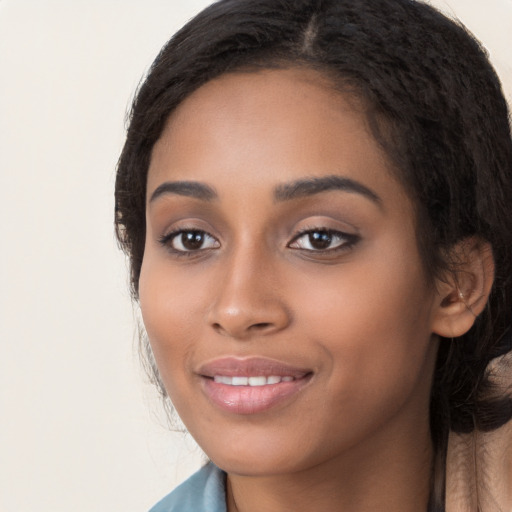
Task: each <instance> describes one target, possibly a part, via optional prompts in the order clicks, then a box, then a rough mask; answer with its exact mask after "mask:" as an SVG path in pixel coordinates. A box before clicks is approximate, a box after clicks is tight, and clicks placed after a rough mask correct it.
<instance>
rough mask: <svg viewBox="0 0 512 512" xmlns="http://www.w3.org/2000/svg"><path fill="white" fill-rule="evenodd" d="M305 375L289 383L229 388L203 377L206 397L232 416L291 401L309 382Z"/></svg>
mask: <svg viewBox="0 0 512 512" xmlns="http://www.w3.org/2000/svg"><path fill="white" fill-rule="evenodd" d="M310 377H311V375H306V376H305V377H302V378H300V379H296V380H293V381H291V382H280V383H278V384H267V385H265V386H230V385H228V384H220V383H218V382H214V380H213V379H211V378H206V377H204V378H203V379H202V381H203V389H204V391H205V393H206V396H207V397H208V398H209V399H210V401H211V402H213V403H214V404H215V405H216V406H217V407H219V408H220V409H222V410H224V411H227V412H230V413H234V414H244V415H247V414H257V413H260V412H264V411H267V410H269V409H272V408H273V407H276V406H277V405H282V404H284V403H287V402H289V401H290V400H291V399H293V398H294V397H295V396H296V395H297V393H299V391H301V390H302V388H303V387H304V386H305V385H306V384H307V383H308V382H309V381H310Z"/></svg>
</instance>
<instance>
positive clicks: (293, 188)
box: [274, 175, 382, 207]
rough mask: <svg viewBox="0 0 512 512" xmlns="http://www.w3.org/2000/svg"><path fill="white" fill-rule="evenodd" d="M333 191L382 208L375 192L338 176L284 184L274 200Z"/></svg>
mask: <svg viewBox="0 0 512 512" xmlns="http://www.w3.org/2000/svg"><path fill="white" fill-rule="evenodd" d="M331 190H342V191H344V192H350V193H354V194H360V195H362V196H364V197H366V198H367V199H370V200H371V201H372V202H374V203H375V204H377V205H378V206H379V207H381V206H382V199H381V198H380V197H379V196H378V195H377V194H376V193H375V192H374V191H373V190H371V189H369V188H368V187H366V186H365V185H363V184H362V183H359V182H358V181H355V180H353V179H350V178H344V177H343V176H336V175H332V176H322V177H320V178H304V179H300V180H297V181H292V182H290V183H283V184H282V185H278V186H277V187H276V188H275V190H274V199H275V200H276V201H290V200H292V199H298V198H302V197H308V196H312V195H315V194H320V193H322V192H328V191H331Z"/></svg>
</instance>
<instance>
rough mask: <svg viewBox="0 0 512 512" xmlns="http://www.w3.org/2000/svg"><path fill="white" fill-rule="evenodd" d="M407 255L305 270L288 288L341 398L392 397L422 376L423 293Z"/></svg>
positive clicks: (426, 298)
mask: <svg viewBox="0 0 512 512" xmlns="http://www.w3.org/2000/svg"><path fill="white" fill-rule="evenodd" d="M409 254H410V253H409ZM415 261H417V260H415V259H412V258H409V259H407V258H404V257H402V256H400V255H399V254H398V253H397V252H394V253H391V252H390V253H388V254H386V253H385V252H381V253H380V257H378V258H375V259H372V260H371V261H368V260H366V261H365V260H363V259H361V261H352V262H351V263H350V270H349V267H348V266H347V267H346V271H344V270H343V268H342V267H341V269H336V271H335V272H334V271H333V272H332V275H331V276H328V275H325V276H323V277H320V276H309V277H308V278H306V279H305V281H304V282H303V283H302V284H301V286H300V287H299V289H297V290H295V291H294V292H293V293H291V295H292V296H293V297H295V300H296V302H295V309H296V310H299V311H300V312H301V315H297V317H298V318H300V322H301V325H300V328H301V329H302V330H303V331H304V332H307V333H308V334H309V337H310V338H311V339H314V340H315V343H316V344H317V345H318V346H320V347H321V348H322V350H323V351H324V352H325V353H326V354H327V355H328V357H329V359H330V361H331V363H330V364H331V368H330V371H331V373H332V381H331V382H335V383H336V385H337V386H338V388H339V390H338V392H341V394H342V395H343V396H346V397H347V399H348V398H349V397H351V399H353V398H354V397H359V398H363V395H365V396H366V395H368V396H370V397H375V398H377V396H378V395H379V393H380V392H382V393H388V394H389V396H395V397H397V399H398V398H399V396H400V395H403V394H406V393H408V392H409V391H410V390H411V389H412V388H414V386H416V385H418V384H419V383H420V382H421V381H422V380H425V381H427V382H429V379H430V377H429V375H430V369H427V367H428V368H430V359H432V358H431V357H430V355H429V353H430V352H433V350H431V345H432V339H431V329H430V297H431V293H430V292H429V289H428V287H427V285H426V283H425V280H424V277H423V273H422V270H421V267H420V266H419V265H416V264H415V263H414V262H415ZM300 290H303V291H302V293H301V292H300ZM304 290H307V293H304ZM427 359H428V364H427ZM340 390H341V391H340ZM337 396H340V395H339V394H338V395H337Z"/></svg>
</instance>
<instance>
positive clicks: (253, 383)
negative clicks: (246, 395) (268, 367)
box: [249, 377, 267, 386]
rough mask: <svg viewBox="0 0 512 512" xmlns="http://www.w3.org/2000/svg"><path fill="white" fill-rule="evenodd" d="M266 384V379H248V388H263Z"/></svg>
mask: <svg viewBox="0 0 512 512" xmlns="http://www.w3.org/2000/svg"><path fill="white" fill-rule="evenodd" d="M266 383H267V379H266V377H249V386H264V385H265V384H266Z"/></svg>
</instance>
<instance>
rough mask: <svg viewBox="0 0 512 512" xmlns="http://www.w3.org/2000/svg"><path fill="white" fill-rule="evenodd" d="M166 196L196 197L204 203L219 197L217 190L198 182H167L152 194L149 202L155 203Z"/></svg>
mask: <svg viewBox="0 0 512 512" xmlns="http://www.w3.org/2000/svg"><path fill="white" fill-rule="evenodd" d="M166 194H174V195H178V196H186V197H194V198H196V199H201V200H203V201H213V200H214V199H217V198H218V197H219V196H218V194H217V192H216V191H215V189H213V188H212V187H210V185H206V183H200V182H198V181H166V182H164V183H162V184H161V185H159V186H158V187H157V188H156V189H155V191H154V192H153V193H152V194H151V197H150V199H149V202H150V203H151V202H153V201H155V200H156V199H158V198H159V197H162V196H164V195H166Z"/></svg>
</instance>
